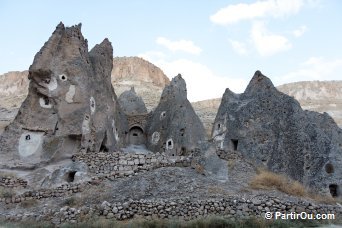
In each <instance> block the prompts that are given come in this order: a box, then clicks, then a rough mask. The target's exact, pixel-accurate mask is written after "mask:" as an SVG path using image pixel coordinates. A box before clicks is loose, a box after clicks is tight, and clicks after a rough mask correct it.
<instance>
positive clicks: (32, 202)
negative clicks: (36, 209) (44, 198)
mask: <svg viewBox="0 0 342 228" xmlns="http://www.w3.org/2000/svg"><path fill="white" fill-rule="evenodd" d="M37 204H38V201H37V199H30V200H25V201H23V202H21V203H20V205H21V206H22V207H23V208H31V207H33V206H36V205H37Z"/></svg>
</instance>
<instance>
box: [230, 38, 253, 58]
mask: <svg viewBox="0 0 342 228" xmlns="http://www.w3.org/2000/svg"><path fill="white" fill-rule="evenodd" d="M229 42H230V44H231V45H232V48H233V49H234V51H236V52H237V53H238V54H239V55H247V54H248V50H247V45H246V44H245V43H244V42H241V41H237V40H229Z"/></svg>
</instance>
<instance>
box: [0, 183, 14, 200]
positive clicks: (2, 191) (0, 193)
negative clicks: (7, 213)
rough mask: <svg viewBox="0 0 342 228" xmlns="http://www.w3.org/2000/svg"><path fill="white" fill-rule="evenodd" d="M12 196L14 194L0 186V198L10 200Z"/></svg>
mask: <svg viewBox="0 0 342 228" xmlns="http://www.w3.org/2000/svg"><path fill="white" fill-rule="evenodd" d="M14 195H15V193H14V191H13V190H12V189H9V188H5V187H2V186H0V197H1V198H10V197H12V196H14Z"/></svg>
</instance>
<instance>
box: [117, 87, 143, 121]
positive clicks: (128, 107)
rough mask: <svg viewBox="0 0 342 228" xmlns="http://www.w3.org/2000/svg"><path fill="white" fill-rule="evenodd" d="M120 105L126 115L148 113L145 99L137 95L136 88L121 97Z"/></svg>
mask: <svg viewBox="0 0 342 228" xmlns="http://www.w3.org/2000/svg"><path fill="white" fill-rule="evenodd" d="M118 101H119V104H120V106H121V109H122V110H123V111H124V113H125V114H126V115H136V114H144V113H147V109H146V106H145V103H144V101H143V99H142V98H141V97H140V96H138V95H137V94H136V93H135V90H134V87H132V88H131V89H130V90H127V91H125V92H123V93H122V94H121V95H120V96H119V100H118Z"/></svg>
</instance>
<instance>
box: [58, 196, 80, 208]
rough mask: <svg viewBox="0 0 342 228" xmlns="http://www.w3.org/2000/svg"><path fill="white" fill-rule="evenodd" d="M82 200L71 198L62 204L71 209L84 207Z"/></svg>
mask: <svg viewBox="0 0 342 228" xmlns="http://www.w3.org/2000/svg"><path fill="white" fill-rule="evenodd" d="M82 202H83V201H82V199H81V198H79V197H75V196H71V197H69V198H66V199H65V200H63V202H62V206H69V207H76V206H81V205H82Z"/></svg>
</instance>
